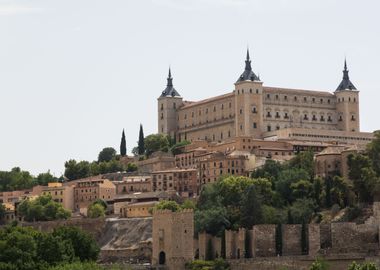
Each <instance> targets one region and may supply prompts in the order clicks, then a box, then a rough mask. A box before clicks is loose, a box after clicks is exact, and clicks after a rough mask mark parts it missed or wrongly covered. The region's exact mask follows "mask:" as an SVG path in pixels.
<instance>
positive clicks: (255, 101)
mask: <svg viewBox="0 0 380 270" xmlns="http://www.w3.org/2000/svg"><path fill="white" fill-rule="evenodd" d="M359 119H360V117H359V91H358V90H357V89H356V87H355V86H354V84H353V83H352V82H351V81H350V78H349V75H348V69H347V64H346V61H345V63H344V70H343V79H342V81H341V82H340V84H339V85H338V87H337V88H336V90H335V91H333V92H328V91H314V90H299V89H288V88H277V87H269V86H264V85H263V82H262V81H261V80H260V78H259V76H257V75H256V74H255V73H254V72H253V70H252V66H251V60H250V56H249V51H247V57H246V60H245V69H244V71H243V73H242V74H241V75H240V76H239V78H238V79H237V81H236V82H235V88H234V90H233V91H231V92H229V93H226V94H223V95H220V96H216V97H211V98H209V99H205V100H201V101H197V102H192V101H185V100H183V98H182V96H181V95H180V94H179V93H178V92H177V90H176V89H175V88H174V86H173V78H172V76H171V72H170V70H169V76H168V79H167V87H166V88H165V90H164V91H163V92H162V93H161V95H160V97H159V98H158V132H159V133H161V134H167V135H170V136H171V137H175V138H176V139H177V141H182V140H188V141H195V140H206V141H211V142H220V141H225V140H228V139H229V138H235V137H242V136H245V137H246V136H248V137H251V138H254V139H265V140H278V139H299V140H313V141H337V142H344V143H354V144H360V143H363V144H364V143H368V141H369V140H370V139H371V138H372V134H371V133H363V132H360V122H359ZM311 137H312V138H311Z"/></svg>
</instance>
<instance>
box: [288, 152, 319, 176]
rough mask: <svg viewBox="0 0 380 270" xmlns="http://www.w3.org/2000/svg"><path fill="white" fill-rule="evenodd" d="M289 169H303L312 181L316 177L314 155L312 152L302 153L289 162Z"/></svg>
mask: <svg viewBox="0 0 380 270" xmlns="http://www.w3.org/2000/svg"><path fill="white" fill-rule="evenodd" d="M288 167H289V168H296V169H302V170H304V171H306V172H307V174H308V175H309V177H308V178H304V179H312V177H313V176H314V153H313V152H311V151H306V152H301V153H299V154H297V155H296V156H295V157H294V158H292V159H291V160H289V162H288Z"/></svg>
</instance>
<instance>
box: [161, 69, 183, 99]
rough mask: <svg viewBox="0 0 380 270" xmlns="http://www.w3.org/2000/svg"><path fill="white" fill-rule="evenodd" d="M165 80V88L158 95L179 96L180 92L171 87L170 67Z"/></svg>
mask: <svg viewBox="0 0 380 270" xmlns="http://www.w3.org/2000/svg"><path fill="white" fill-rule="evenodd" d="M167 81H168V82H167V84H166V88H165V90H164V91H162V93H161V96H160V97H167V96H170V97H179V96H180V94H179V93H178V92H177V90H175V88H174V87H173V77H172V72H171V69H170V67H169V74H168V78H167Z"/></svg>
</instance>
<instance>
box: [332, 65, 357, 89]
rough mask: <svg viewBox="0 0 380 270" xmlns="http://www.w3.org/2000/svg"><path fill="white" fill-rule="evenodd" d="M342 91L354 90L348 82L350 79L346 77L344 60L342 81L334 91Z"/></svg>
mask: <svg viewBox="0 0 380 270" xmlns="http://www.w3.org/2000/svg"><path fill="white" fill-rule="evenodd" d="M342 90H356V87H355V86H354V84H353V83H352V82H351V81H350V77H349V76H348V69H347V62H346V60H344V70H343V80H342V82H341V83H340V84H339V86H338V88H337V89H336V91H342Z"/></svg>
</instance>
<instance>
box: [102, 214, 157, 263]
mask: <svg viewBox="0 0 380 270" xmlns="http://www.w3.org/2000/svg"><path fill="white" fill-rule="evenodd" d="M99 244H100V246H101V252H100V261H102V262H150V260H151V256H152V218H128V219H107V220H106V225H105V228H104V231H103V234H102V236H101V238H100V239H99Z"/></svg>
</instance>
